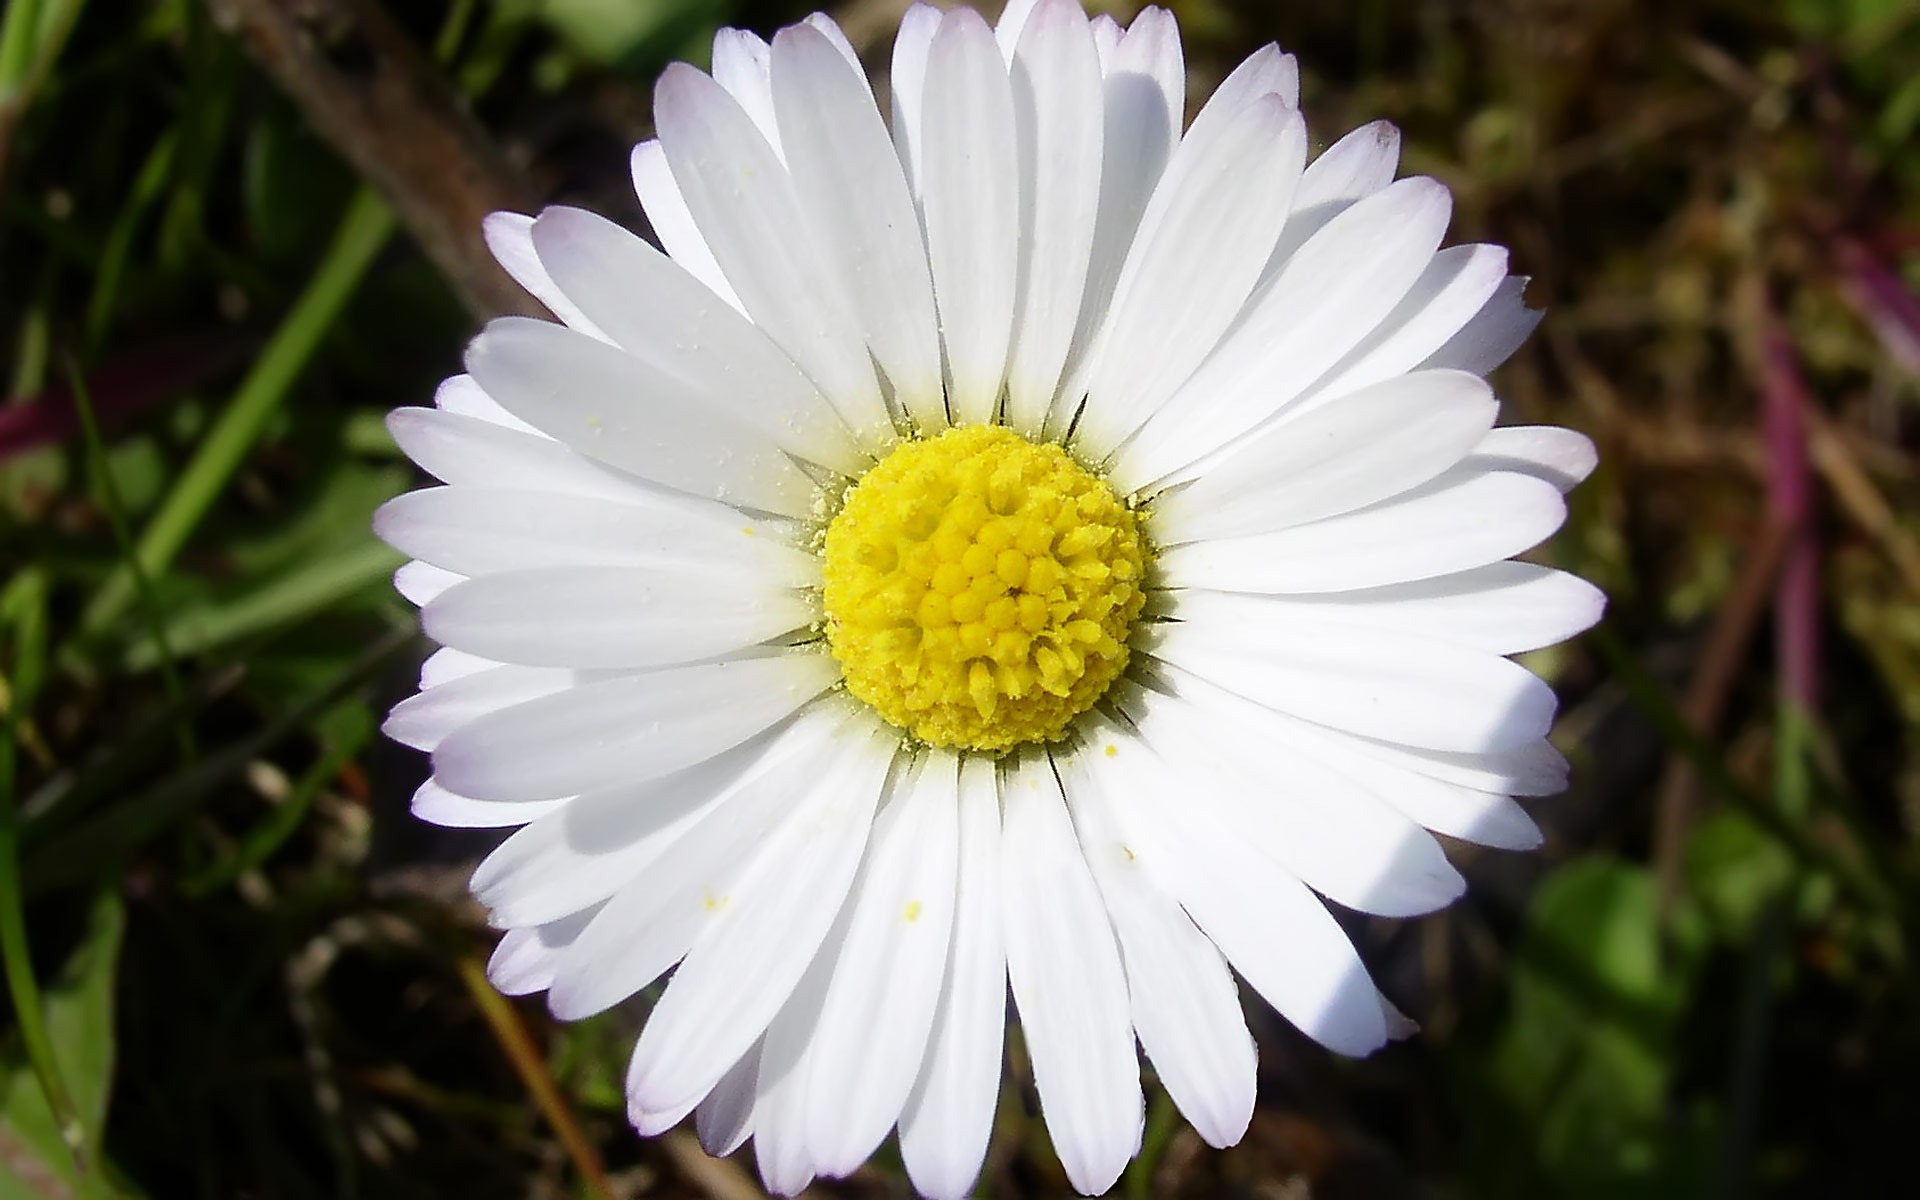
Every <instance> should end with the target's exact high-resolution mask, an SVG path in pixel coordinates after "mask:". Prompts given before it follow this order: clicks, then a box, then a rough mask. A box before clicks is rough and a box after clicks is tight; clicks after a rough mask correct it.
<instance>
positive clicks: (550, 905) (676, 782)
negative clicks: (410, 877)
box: [469, 739, 791, 926]
mask: <svg viewBox="0 0 1920 1200" xmlns="http://www.w3.org/2000/svg"><path fill="white" fill-rule="evenodd" d="M769 753H773V754H776V755H778V754H783V753H791V750H790V748H789V747H786V746H782V747H778V748H774V749H771V750H770V748H769V746H768V744H767V743H766V742H765V741H764V740H759V739H757V740H755V741H754V742H751V743H749V744H748V745H745V746H741V747H739V748H737V749H734V750H732V751H729V752H728V753H725V754H721V755H717V756H715V757H714V758H711V759H709V760H708V761H706V762H704V763H700V764H698V765H696V766H693V767H689V768H687V769H686V770H684V771H676V772H674V773H673V774H671V775H667V776H663V777H662V778H659V779H651V780H647V781H645V782H642V783H634V784H626V783H620V784H615V785H613V786H612V787H608V788H605V789H603V790H601V791H597V792H588V793H586V794H585V795H582V796H580V797H578V798H577V799H575V800H574V802H573V803H572V804H569V805H567V806H566V807H565V808H563V809H561V810H559V811H558V812H555V813H552V814H551V815H549V816H546V817H542V818H541V819H540V820H538V821H534V822H532V823H531V824H529V825H528V826H527V827H526V828H524V829H522V830H520V831H519V832H518V833H515V834H514V835H513V836H512V837H510V838H508V839H507V840H506V841H504V842H502V843H501V844H500V845H499V846H498V847H496V848H495V849H494V851H493V853H492V854H489V855H488V856H487V857H486V858H485V859H483V860H482V861H481V863H480V865H479V866H478V867H477V868H475V870H474V873H473V879H472V881H471V883H470V885H469V886H470V887H471V888H472V890H473V895H474V898H475V899H476V900H478V901H480V903H481V904H484V905H485V906H486V907H487V908H488V909H489V910H490V911H491V914H492V919H493V921H494V922H495V923H496V924H499V925H505V926H517V925H538V924H542V923H544V922H547V921H555V920H558V919H560V918H561V917H564V916H566V915H567V914H568V913H573V912H578V911H579V910H581V909H583V908H586V907H587V906H589V905H593V904H598V903H599V902H600V901H602V900H605V899H606V898H607V897H609V896H611V895H613V894H614V893H615V892H617V891H620V890H621V889H622V888H623V887H624V886H625V885H627V884H628V883H630V882H632V881H633V880H635V879H638V878H639V877H640V876H641V875H643V874H645V873H646V872H647V871H648V869H649V868H650V867H651V866H652V865H653V864H654V863H656V862H658V861H659V859H660V857H661V856H662V855H663V854H666V853H667V852H668V851H669V850H672V849H674V847H675V844H676V842H677V841H678V839H680V838H681V837H683V836H684V835H685V834H686V833H687V831H688V830H690V829H692V828H694V827H695V825H696V824H698V823H699V822H701V821H702V820H704V819H705V818H706V817H707V816H708V815H709V814H710V813H712V812H713V811H714V810H715V809H716V808H717V807H718V806H719V805H720V804H721V803H723V802H725V801H726V800H727V799H728V798H729V797H731V796H732V795H734V794H735V793H736V792H737V791H738V790H740V789H741V788H742V787H744V786H745V785H746V784H747V783H748V782H749V781H750V780H751V779H754V778H759V777H762V776H764V775H765V774H766V773H767V772H768V771H769V770H772V769H773V768H772V765H771V763H768V762H765V761H763V760H765V759H766V758H767V756H768V754H769Z"/></svg>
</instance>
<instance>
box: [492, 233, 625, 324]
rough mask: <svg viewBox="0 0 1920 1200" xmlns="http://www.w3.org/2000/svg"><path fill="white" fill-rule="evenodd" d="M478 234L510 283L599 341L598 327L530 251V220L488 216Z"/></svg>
mask: <svg viewBox="0 0 1920 1200" xmlns="http://www.w3.org/2000/svg"><path fill="white" fill-rule="evenodd" d="M480 232H481V234H482V235H483V236H485V238H486V239H487V249H489V250H491V251H493V257H494V259H495V260H496V261H497V262H499V264H500V265H501V266H502V267H504V268H506V272H507V274H509V275H511V276H513V279H514V282H515V283H518V284H519V285H520V286H521V287H523V288H525V289H527V291H528V292H530V293H532V295H533V298H534V299H535V300H538V301H539V302H540V303H542V304H544V305H546V306H547V311H548V312H550V313H552V314H553V315H554V316H556V317H559V318H560V319H561V320H562V321H565V322H566V323H567V324H568V325H569V326H570V327H572V328H574V329H578V330H579V331H580V332H581V333H584V334H588V335H589V336H592V337H596V338H599V339H601V340H602V341H605V340H606V335H605V334H603V333H601V332H600V327H599V326H597V325H595V324H594V323H593V320H592V319H591V318H590V317H588V316H587V315H586V314H585V313H583V312H581V311H580V306H579V305H577V304H575V303H574V302H573V299H572V298H571V297H569V296H568V295H567V293H566V289H564V288H562V287H560V286H559V285H558V284H556V283H555V282H554V281H553V279H552V277H551V276H549V275H548V274H547V268H546V266H545V264H543V263H542V262H541V261H540V255H539V254H538V253H536V252H535V251H534V248H533V218H532V217H528V216H523V215H521V214H520V213H516V212H497V213H489V214H488V215H487V217H486V219H485V220H483V221H481V222H480Z"/></svg>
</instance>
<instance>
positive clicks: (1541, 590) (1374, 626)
mask: <svg viewBox="0 0 1920 1200" xmlns="http://www.w3.org/2000/svg"><path fill="white" fill-rule="evenodd" d="M1605 607H1606V596H1605V595H1604V594H1603V593H1602V592H1601V591H1600V589H1599V588H1596V587H1594V586H1593V585H1592V584H1590V583H1588V582H1587V581H1586V580H1584V579H1581V578H1580V577H1579V576H1577V575H1569V574H1567V573H1566V572H1564V571H1556V570H1553V569H1552V568H1550V567H1543V566H1539V565H1537V564H1534V563H1523V562H1498V563H1493V564H1491V565H1489V566H1485V567H1478V568H1475V569H1474V570H1471V571H1463V572H1461V573H1460V574H1458V575H1441V576H1438V577H1437V578H1433V579H1423V580H1420V581H1418V582H1416V583H1398V584H1388V585H1387V586H1385V587H1377V588H1367V589H1365V590H1362V591H1355V592H1330V593H1327V594H1325V595H1319V596H1254V595H1246V594H1243V593H1232V592H1202V591H1193V592H1182V593H1180V594H1179V595H1178V596H1177V597H1176V598H1175V600H1174V606H1173V609H1172V611H1173V612H1174V613H1175V614H1176V615H1177V616H1178V617H1179V618H1180V619H1181V620H1182V621H1189V622H1192V623H1194V624H1203V623H1212V624H1215V625H1217V626H1219V627H1220V628H1223V629H1232V628H1238V627H1240V626H1241V625H1243V624H1245V623H1249V622H1260V623H1266V622H1273V623H1275V624H1278V623H1282V622H1296V621H1297V622H1300V623H1301V624H1305V625H1326V624H1336V625H1347V626H1351V627H1353V628H1354V629H1356V630H1385V631H1387V632H1390V633H1397V634H1410V635H1413V636H1416V637H1423V638H1431V639H1434V640H1438V641H1444V642H1452V643H1453V644H1455V645H1459V646H1468V647H1471V648H1473V649H1475V650H1484V651H1487V652H1488V653H1490V654H1520V653H1523V652H1525V651H1528V650H1538V649H1540V648H1541V647H1542V646H1551V645H1553V644H1554V643H1556V642H1562V641H1565V640H1566V639H1567V638H1570V637H1572V636H1573V635H1574V634H1576V633H1580V632H1581V631H1583V630H1586V629H1590V628H1592V627H1593V625H1594V624H1595V623H1596V622H1598V621H1599V620H1600V614H1601V613H1602V611H1604V609H1605Z"/></svg>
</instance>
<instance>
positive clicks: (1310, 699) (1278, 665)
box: [469, 585, 1557, 753]
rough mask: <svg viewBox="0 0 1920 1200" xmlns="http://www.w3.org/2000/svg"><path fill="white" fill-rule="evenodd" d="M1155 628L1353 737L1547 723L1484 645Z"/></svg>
mask: <svg viewBox="0 0 1920 1200" xmlns="http://www.w3.org/2000/svg"><path fill="white" fill-rule="evenodd" d="M469 586H471V585H469ZM1241 611H1242V612H1247V611H1254V612H1258V610H1248V609H1246V608H1242V610H1241ZM1261 615H1266V616H1273V615H1275V614H1271V613H1268V614H1261ZM1155 633H1156V635H1157V636H1156V637H1155V639H1154V641H1153V643H1152V652H1153V655H1154V657H1156V658H1158V659H1160V660H1162V661H1164V662H1171V663H1174V664H1177V665H1178V666H1181V667H1184V668H1185V669H1187V670H1189V671H1192V672H1193V673H1194V674H1196V675H1199V676H1200V677H1201V678H1203V679H1206V680H1208V681H1210V682H1212V683H1216V684H1218V685H1220V686H1221V687H1223V688H1226V689H1227V690H1228V691H1232V692H1238V693H1239V694H1240V695H1242V696H1245V697H1247V698H1248V699H1250V700H1256V701H1258V702H1260V703H1261V704H1264V705H1266V706H1267V707H1269V708H1275V709H1279V710H1280V711H1281V712H1287V713H1292V714H1293V715H1294V716H1296V717H1299V718H1301V719H1303V720H1307V721H1312V722H1314V723H1315V724H1318V725H1326V726H1328V727H1330V728H1333V729H1344V730H1346V731H1347V732H1349V733H1356V734H1359V735H1360V736H1362V737H1372V738H1379V739H1382V740H1384V741H1391V742H1398V743H1400V744H1402V745H1407V746H1417V747H1421V748H1423V749H1428V750H1449V751H1454V752H1464V753H1483V752H1486V751H1493V750H1506V749H1510V748H1512V747H1514V746H1518V745H1521V744H1523V743H1525V742H1530V741H1534V740H1536V739H1539V738H1542V737H1545V736H1546V734H1547V730H1548V729H1550V728H1551V727H1552V725H1553V713H1554V708H1555V705H1556V703H1557V701H1556V700H1555V698H1554V694H1553V689H1552V688H1550V687H1548V686H1547V685H1546V684H1545V683H1542V682H1541V681H1540V680H1539V679H1538V678H1537V677H1536V676H1534V675H1533V673H1532V672H1530V671H1528V670H1527V669H1526V668H1525V667H1522V666H1520V665H1519V664H1518V663H1515V662H1513V661H1511V660H1509V659H1505V658H1501V657H1500V656H1498V655H1495V654H1488V653H1486V652H1485V651H1482V650H1474V649H1470V648H1468V647H1464V646H1459V645H1455V644H1451V643H1447V642H1440V641H1435V640H1433V639H1430V638H1423V637H1419V636H1417V635H1409V634H1404V633H1398V632H1393V631H1389V630H1385V629H1378V628H1372V629H1368V628H1355V627H1354V626H1351V625H1337V624H1323V625H1314V624H1310V623H1308V622H1306V621H1290V620H1265V621H1260V622H1258V623H1252V622H1241V623H1236V624H1228V623H1226V622H1223V621H1201V620H1191V621H1177V622H1170V623H1167V624H1163V625H1159V626H1156V627H1155Z"/></svg>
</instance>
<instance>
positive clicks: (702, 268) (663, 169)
mask: <svg viewBox="0 0 1920 1200" xmlns="http://www.w3.org/2000/svg"><path fill="white" fill-rule="evenodd" d="M632 168H633V190H634V192H635V194H637V195H638V196H639V197H640V206H641V207H642V208H644V209H646V211H647V222H648V223H649V224H651V225H652V226H653V233H654V236H655V237H657V238H659V239H660V247H661V249H663V250H665V251H666V252H667V253H668V254H671V255H672V256H673V261H675V262H677V263H679V264H680V265H681V266H682V267H684V268H686V270H687V273H688V274H690V275H692V276H693V277H694V278H695V279H698V280H699V281H700V282H701V283H703V284H705V285H706V286H707V288H708V290H710V291H711V292H712V293H713V294H714V295H716V296H718V297H720V298H721V299H722V300H725V301H726V302H727V303H728V304H730V305H732V306H733V307H734V308H735V309H737V310H739V311H740V312H742V313H745V312H746V311H747V306H746V305H744V304H742V303H741V302H740V297H739V296H738V295H736V294H735V293H734V290H733V285H732V284H730V283H728V282H727V276H726V273H725V272H723V271H721V270H720V264H719V262H718V261H716V260H715V259H714V257H713V248H712V247H710V246H708V245H707V239H706V236H705V235H704V234H702V233H701V232H700V227H699V226H698V225H696V224H694V220H693V213H691V212H689V211H688V209H687V200H686V197H685V196H682V195H681V194H680V185H679V184H678V183H675V182H674V179H673V168H672V167H670V166H668V165H667V152H666V151H665V150H663V149H661V148H660V143H659V142H658V141H645V142H641V143H640V144H639V145H637V146H635V147H634V148H633V159H632Z"/></svg>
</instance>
